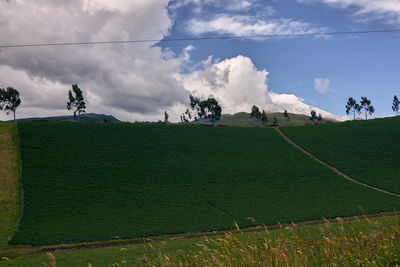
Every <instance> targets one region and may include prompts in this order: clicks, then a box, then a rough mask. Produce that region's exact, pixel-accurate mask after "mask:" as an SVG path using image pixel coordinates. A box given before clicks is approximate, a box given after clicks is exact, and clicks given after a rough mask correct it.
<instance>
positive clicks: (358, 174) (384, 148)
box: [281, 117, 400, 193]
mask: <svg viewBox="0 0 400 267" xmlns="http://www.w3.org/2000/svg"><path fill="white" fill-rule="evenodd" d="M281 130H282V132H284V133H285V134H286V135H287V136H288V137H289V138H291V139H292V140H293V141H294V142H296V143H297V144H298V145H300V146H302V147H303V148H304V149H306V150H307V151H309V152H311V153H312V154H314V155H315V156H317V157H318V158H320V159H321V160H323V161H325V162H327V163H328V164H330V165H332V166H333V167H335V168H338V169H339V170H340V171H342V172H343V173H345V174H347V175H349V176H351V177H353V178H354V179H357V180H359V181H362V182H365V183H367V184H370V185H373V186H376V187H380V188H383V189H386V190H388V191H391V192H395V193H400V117H394V118H385V119H375V120H369V121H351V122H345V123H335V124H325V125H313V126H309V127H287V128H286V127H285V128H281Z"/></svg>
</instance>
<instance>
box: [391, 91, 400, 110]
mask: <svg viewBox="0 0 400 267" xmlns="http://www.w3.org/2000/svg"><path fill="white" fill-rule="evenodd" d="M399 106H400V101H399V99H398V98H397V96H396V95H395V96H394V97H393V104H392V110H393V111H394V112H396V115H399Z"/></svg>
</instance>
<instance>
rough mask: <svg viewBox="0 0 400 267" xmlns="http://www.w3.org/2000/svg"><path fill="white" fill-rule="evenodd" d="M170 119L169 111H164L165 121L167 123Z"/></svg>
mask: <svg viewBox="0 0 400 267" xmlns="http://www.w3.org/2000/svg"><path fill="white" fill-rule="evenodd" d="M168 118H169V115H168V113H167V111H164V121H165V122H167V121H168Z"/></svg>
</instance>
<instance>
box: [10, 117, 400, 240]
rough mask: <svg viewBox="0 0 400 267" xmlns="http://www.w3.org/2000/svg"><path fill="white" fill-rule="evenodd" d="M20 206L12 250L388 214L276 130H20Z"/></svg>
mask: <svg viewBox="0 0 400 267" xmlns="http://www.w3.org/2000/svg"><path fill="white" fill-rule="evenodd" d="M19 130H20V136H21V155H22V163H23V164H22V168H23V172H22V173H23V178H22V179H23V185H24V194H25V208H24V214H23V217H22V220H21V224H20V227H19V229H18V232H17V234H16V235H15V236H14V238H13V240H12V243H13V244H17V243H23V244H34V245H40V244H54V243H67V242H79V241H95V240H108V239H112V238H113V237H115V236H118V237H120V238H132V237H141V236H151V235H161V234H173V233H183V232H198V231H210V230H218V229H228V228H231V227H232V225H233V223H234V222H237V223H238V224H239V226H240V227H246V226H251V225H261V224H274V223H276V222H277V221H280V222H291V221H302V220H310V219H320V218H321V217H322V216H324V217H336V216H345V215H355V214H359V213H360V211H359V208H358V206H362V207H363V208H364V209H365V210H366V211H367V212H378V211H385V210H393V207H398V206H399V205H400V200H399V199H398V198H396V197H392V196H388V195H385V194H383V193H380V192H376V191H374V190H371V189H368V188H364V187H361V186H358V185H356V184H354V183H351V182H349V181H347V180H345V179H343V178H341V177H339V176H337V175H336V174H334V173H333V172H331V171H330V170H328V169H327V168H325V167H323V166H322V165H320V164H318V163H317V162H315V161H313V160H312V159H310V158H308V157H307V156H305V155H304V154H303V153H301V152H300V151H298V150H296V149H294V148H293V147H292V146H291V145H289V144H288V143H286V141H285V140H284V139H283V138H281V137H280V136H279V134H278V133H276V132H275V131H274V130H273V129H265V128H239V127H201V126H185V125H181V126H179V125H157V124H128V123H115V124H107V123H102V124H93V123H70V122H25V123H19Z"/></svg>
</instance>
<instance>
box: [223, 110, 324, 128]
mask: <svg viewBox="0 0 400 267" xmlns="http://www.w3.org/2000/svg"><path fill="white" fill-rule="evenodd" d="M267 117H268V122H267V125H271V124H272V122H273V120H274V117H276V119H277V120H278V125H304V124H309V123H310V122H311V121H310V117H309V116H305V115H300V114H292V113H289V121H288V120H287V119H286V118H285V116H283V113H270V114H267ZM325 122H327V121H326V120H322V123H325ZM216 125H229V126H248V127H254V126H259V127H264V126H265V125H264V124H263V123H262V122H261V120H258V119H256V118H250V113H246V112H239V113H236V114H234V115H231V116H226V117H223V118H221V120H219V121H218V122H216Z"/></svg>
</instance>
